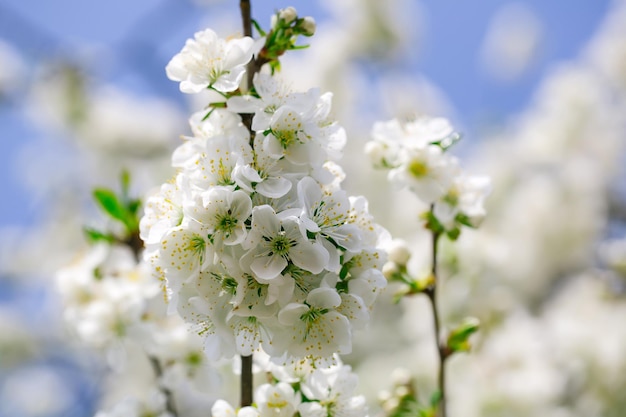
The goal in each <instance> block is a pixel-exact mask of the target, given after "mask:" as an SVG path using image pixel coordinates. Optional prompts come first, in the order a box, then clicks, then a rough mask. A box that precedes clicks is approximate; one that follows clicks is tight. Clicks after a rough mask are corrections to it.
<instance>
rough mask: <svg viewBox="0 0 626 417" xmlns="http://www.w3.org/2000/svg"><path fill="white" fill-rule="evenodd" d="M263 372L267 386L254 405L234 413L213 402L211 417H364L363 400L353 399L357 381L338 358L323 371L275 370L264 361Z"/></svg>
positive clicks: (261, 388)
mask: <svg viewBox="0 0 626 417" xmlns="http://www.w3.org/2000/svg"><path fill="white" fill-rule="evenodd" d="M265 362H266V363H265V364H262V366H263V368H264V369H265V371H266V372H267V375H268V376H269V377H270V379H271V382H268V383H265V384H262V385H260V386H259V387H258V388H257V389H256V391H255V402H254V405H252V406H248V407H242V408H239V409H236V408H235V407H233V406H232V405H231V404H229V403H228V402H227V401H224V400H217V401H216V402H215V404H214V405H213V408H212V409H211V415H212V416H213V417H294V416H298V417H320V416H342V417H365V416H367V415H368V410H367V404H366V399H365V397H364V396H362V395H355V390H356V387H357V384H358V377H357V375H356V374H354V373H353V372H352V369H351V367H350V366H348V365H344V364H342V363H341V359H340V358H339V357H336V358H335V364H334V365H332V366H329V367H326V368H318V369H315V368H312V367H310V366H302V365H301V364H296V363H292V364H290V365H287V366H278V365H276V364H273V363H272V362H267V361H265Z"/></svg>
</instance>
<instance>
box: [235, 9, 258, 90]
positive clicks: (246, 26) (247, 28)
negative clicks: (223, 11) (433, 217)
mask: <svg viewBox="0 0 626 417" xmlns="http://www.w3.org/2000/svg"><path fill="white" fill-rule="evenodd" d="M239 8H240V9H241V23H242V24H243V35H244V36H250V37H252V6H251V5H250V0H241V1H240V2H239ZM257 71H258V69H257V65H256V62H255V59H254V58H252V60H250V63H248V68H247V70H246V76H247V78H246V79H247V84H246V90H250V89H251V88H252V80H253V78H254V74H255V73H256V72H257Z"/></svg>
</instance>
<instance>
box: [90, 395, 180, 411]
mask: <svg viewBox="0 0 626 417" xmlns="http://www.w3.org/2000/svg"><path fill="white" fill-rule="evenodd" d="M165 405H166V399H165V395H163V393H161V392H160V391H156V390H155V391H153V392H151V393H150V394H149V395H148V396H147V398H145V399H137V398H129V399H126V400H124V401H122V402H121V403H119V404H117V405H115V406H114V407H113V408H112V409H111V411H108V412H105V411H99V412H98V413H96V416H95V417H144V416H155V417H172V415H171V414H170V413H169V412H168V411H166V409H165Z"/></svg>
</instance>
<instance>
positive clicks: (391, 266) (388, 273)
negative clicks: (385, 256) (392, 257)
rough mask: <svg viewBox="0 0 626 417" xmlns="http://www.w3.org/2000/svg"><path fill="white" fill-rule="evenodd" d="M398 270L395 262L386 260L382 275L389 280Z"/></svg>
mask: <svg viewBox="0 0 626 417" xmlns="http://www.w3.org/2000/svg"><path fill="white" fill-rule="evenodd" d="M398 272H400V268H398V264H396V263H395V262H387V263H385V264H384V265H383V275H384V276H385V278H386V279H387V281H391V280H392V279H393V278H394V276H395V275H396V274H397V273H398Z"/></svg>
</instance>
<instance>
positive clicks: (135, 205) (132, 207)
mask: <svg viewBox="0 0 626 417" xmlns="http://www.w3.org/2000/svg"><path fill="white" fill-rule="evenodd" d="M140 207H141V200H140V199H138V198H137V199H134V200H130V201H129V202H128V211H129V212H130V213H132V214H133V216H137V213H138V212H139V208H140Z"/></svg>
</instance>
